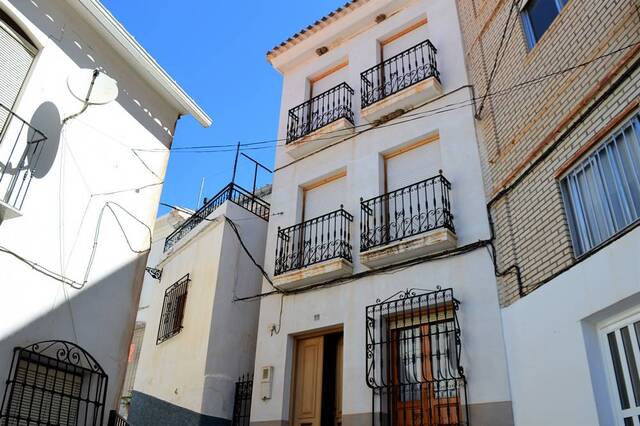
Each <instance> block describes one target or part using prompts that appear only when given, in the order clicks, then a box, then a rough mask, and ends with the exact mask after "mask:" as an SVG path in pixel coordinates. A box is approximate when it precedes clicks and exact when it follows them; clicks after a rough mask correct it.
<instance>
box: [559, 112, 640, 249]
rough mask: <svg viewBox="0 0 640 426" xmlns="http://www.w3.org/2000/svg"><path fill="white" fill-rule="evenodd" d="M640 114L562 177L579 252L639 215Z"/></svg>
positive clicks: (569, 220)
mask: <svg viewBox="0 0 640 426" xmlns="http://www.w3.org/2000/svg"><path fill="white" fill-rule="evenodd" d="M639 117H640V116H638V115H636V116H634V117H633V118H632V119H631V120H629V121H628V122H627V123H626V124H625V125H624V126H623V128H622V129H621V130H619V131H618V132H616V133H615V134H614V135H613V136H611V137H610V138H608V139H607V140H605V141H604V142H603V143H602V144H601V145H600V146H599V147H598V148H597V149H596V150H595V151H594V152H593V153H592V154H590V155H589V156H588V157H587V158H585V159H584V160H583V161H582V162H581V163H579V164H578V165H577V166H576V167H574V168H573V169H572V171H571V172H570V173H569V174H568V175H567V176H566V177H564V178H563V179H562V180H561V181H560V187H561V191H562V197H563V200H564V204H565V208H566V211H567V219H568V223H569V230H570V233H571V239H572V242H573V249H574V252H575V255H576V256H578V257H579V256H581V255H583V254H585V253H586V252H588V251H589V250H591V249H593V248H595V247H597V246H598V245H599V244H601V243H603V242H604V241H606V240H607V239H609V238H610V237H612V236H613V235H615V234H616V233H618V232H620V231H621V230H623V229H624V228H626V227H627V226H629V225H630V224H632V223H634V222H636V221H637V220H638V219H639V218H640V122H639V120H638V118H639Z"/></svg>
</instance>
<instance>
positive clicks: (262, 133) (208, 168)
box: [102, 0, 345, 214]
mask: <svg viewBox="0 0 640 426" xmlns="http://www.w3.org/2000/svg"><path fill="white" fill-rule="evenodd" d="M102 2H103V4H104V5H105V6H106V7H107V8H108V9H109V10H110V11H111V12H112V13H113V14H114V15H115V16H116V18H118V20H120V22H122V24H123V25H124V26H125V27H126V28H127V29H128V30H129V32H130V33H131V34H133V36H134V37H135V38H136V39H137V40H138V41H139V42H140V43H141V44H142V46H144V48H145V49H146V50H147V51H148V52H149V53H150V54H151V55H153V57H155V59H156V60H157V61H158V62H159V63H160V65H162V67H163V68H164V69H165V70H167V72H168V73H169V74H170V75H171V76H172V77H173V78H174V79H175V80H176V81H177V82H178V83H179V84H180V85H181V86H182V87H183V88H184V89H185V90H186V91H187V92H188V93H189V94H190V95H191V96H192V97H193V98H194V99H195V100H196V102H198V104H199V105H200V106H202V107H203V108H204V110H205V111H207V113H208V114H209V115H210V116H211V117H212V118H213V125H212V126H211V127H210V128H209V129H204V128H202V127H201V126H200V125H199V124H198V123H197V122H196V121H195V120H194V119H193V118H192V117H184V118H182V119H181V120H180V121H179V122H178V127H177V131H176V135H175V140H174V144H173V147H174V148H175V147H184V146H193V145H212V144H216V145H218V144H235V143H236V142H238V141H242V142H253V141H261V140H270V139H275V138H276V137H277V125H278V111H279V104H280V91H281V77H280V75H279V74H278V73H277V72H276V71H275V70H274V69H273V68H272V67H271V65H269V63H267V61H266V57H265V54H266V52H267V51H268V50H269V49H271V48H272V47H273V46H274V45H276V44H279V43H280V42H282V41H283V40H285V39H287V38H288V37H290V36H291V35H293V34H294V33H295V32H297V31H298V30H300V29H301V28H304V27H306V26H307V25H309V24H311V23H313V22H315V21H316V20H317V19H318V18H320V17H322V16H324V15H325V14H326V13H328V12H330V11H332V10H334V9H336V8H337V7H339V6H341V5H342V4H344V2H345V0H323V1H317V0H315V1H305V0H270V1H266V0H253V1H243V2H239V1H221V0H183V1H175V0H135V1H132V0H102ZM247 154H249V155H251V156H253V157H254V158H256V159H258V160H259V161H261V162H263V163H264V164H266V165H267V166H269V167H272V166H273V159H274V149H273V148H271V147H270V145H269V148H268V149H259V150H251V151H247ZM233 157H234V153H233V152H218V153H205V154H203V153H179V152H172V153H171V157H170V160H169V168H168V171H167V176H166V180H165V184H164V190H163V194H162V201H163V202H166V203H170V204H177V205H181V206H184V207H189V208H193V207H195V205H196V201H197V198H198V193H199V191H200V184H201V180H202V178H205V186H204V192H203V197H207V196H208V197H211V196H212V195H214V193H215V192H217V191H218V190H219V189H220V188H221V187H222V186H223V185H225V184H226V183H228V182H229V181H230V178H231V172H232V164H233ZM240 169H241V176H240V179H241V182H240V183H244V184H245V186H248V187H250V185H251V182H250V178H249V175H250V173H249V172H250V170H249V169H250V167H249V164H248V163H241V165H240ZM260 181H261V182H262V183H265V182H267V181H270V177H269V176H267V175H263V176H261V179H260V180H259V182H260ZM249 189H250V188H249ZM166 211H167V208H166V207H162V206H161V207H160V210H159V214H162V213H165V212H166Z"/></svg>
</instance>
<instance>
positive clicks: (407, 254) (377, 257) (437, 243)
mask: <svg viewBox="0 0 640 426" xmlns="http://www.w3.org/2000/svg"><path fill="white" fill-rule="evenodd" d="M457 243H458V237H457V236H456V234H455V233H454V232H452V231H451V230H449V229H446V228H440V229H434V230H433V231H429V232H426V233H424V234H418V235H416V236H414V237H411V238H408V239H405V240H400V241H396V242H393V243H390V244H387V245H384V246H381V247H376V248H373V249H370V250H367V251H365V252H362V253H360V262H361V263H362V264H363V265H366V266H368V267H369V268H377V267H380V266H386V265H390V264H393V263H398V262H402V261H405V260H409V259H414V258H416V257H420V256H425V255H428V254H433V253H437V252H439V251H443V250H448V249H452V248H455V247H456V245H457Z"/></svg>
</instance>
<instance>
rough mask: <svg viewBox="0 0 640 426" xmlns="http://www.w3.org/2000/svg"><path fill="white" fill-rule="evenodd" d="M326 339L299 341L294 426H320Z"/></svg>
mask: <svg viewBox="0 0 640 426" xmlns="http://www.w3.org/2000/svg"><path fill="white" fill-rule="evenodd" d="M323 352H324V337H323V336H320V337H313V338H310V339H304V340H299V341H298V344H297V351H296V364H295V365H296V370H295V394H294V400H293V404H294V426H320V420H321V419H320V414H321V406H322V362H323V358H322V357H323Z"/></svg>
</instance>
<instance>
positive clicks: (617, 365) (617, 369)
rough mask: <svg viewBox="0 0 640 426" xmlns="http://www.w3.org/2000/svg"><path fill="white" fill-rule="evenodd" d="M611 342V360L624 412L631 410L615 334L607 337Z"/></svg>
mask: <svg viewBox="0 0 640 426" xmlns="http://www.w3.org/2000/svg"><path fill="white" fill-rule="evenodd" d="M607 339H608V340H609V350H610V351H611V360H612V361H613V371H614V373H615V375H616V384H617V385H618V395H619V396H620V405H621V406H622V409H623V410H626V409H627V408H629V396H628V395H627V389H626V387H625V384H624V376H623V374H622V364H621V362H620V352H619V351H618V344H617V343H616V340H617V339H616V335H615V333H609V334H608V335H607Z"/></svg>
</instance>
